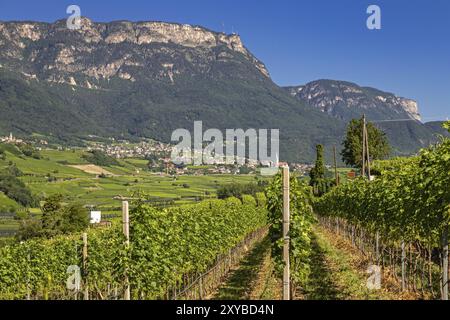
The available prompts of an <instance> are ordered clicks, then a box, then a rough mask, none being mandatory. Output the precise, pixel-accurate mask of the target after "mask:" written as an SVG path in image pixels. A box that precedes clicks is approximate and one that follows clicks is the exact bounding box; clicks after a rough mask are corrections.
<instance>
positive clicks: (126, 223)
mask: <svg viewBox="0 0 450 320" xmlns="http://www.w3.org/2000/svg"><path fill="white" fill-rule="evenodd" d="M122 223H123V234H124V236H125V246H126V247H127V248H128V247H129V246H130V214H129V206H128V201H123V202H122ZM123 299H124V300H130V299H131V294H130V281H129V279H128V272H127V270H126V269H125V290H124V295H123Z"/></svg>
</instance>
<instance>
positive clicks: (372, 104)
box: [286, 80, 421, 121]
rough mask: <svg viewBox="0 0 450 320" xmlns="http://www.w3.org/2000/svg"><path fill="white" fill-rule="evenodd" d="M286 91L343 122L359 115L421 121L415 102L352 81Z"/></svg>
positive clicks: (329, 81)
mask: <svg viewBox="0 0 450 320" xmlns="http://www.w3.org/2000/svg"><path fill="white" fill-rule="evenodd" d="M286 90H288V91H289V93H290V94H291V95H292V96H294V97H296V98H297V99H299V100H300V101H303V102H305V103H307V104H308V105H310V106H312V107H314V108H317V109H319V110H320V111H323V112H325V113H328V114H330V115H332V116H334V117H337V118H340V119H343V120H350V119H352V118H355V117H360V116H361V114H362V113H365V114H366V116H367V117H368V119H370V120H373V121H378V120H393V119H414V120H420V119H421V118H420V114H419V108H418V105H417V102H416V101H414V100H411V99H406V98H401V97H397V96H396V95H394V94H392V93H388V92H383V91H380V90H378V89H374V88H369V87H360V86H358V85H357V84H355V83H351V82H346V81H336V80H317V81H313V82H310V83H308V84H306V85H303V86H297V87H287V88H286Z"/></svg>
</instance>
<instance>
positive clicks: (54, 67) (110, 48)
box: [0, 18, 270, 89]
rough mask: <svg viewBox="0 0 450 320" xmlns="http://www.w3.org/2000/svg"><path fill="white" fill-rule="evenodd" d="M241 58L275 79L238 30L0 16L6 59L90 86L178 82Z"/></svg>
mask: <svg viewBox="0 0 450 320" xmlns="http://www.w3.org/2000/svg"><path fill="white" fill-rule="evenodd" d="M240 59H245V60H247V62H249V63H250V64H251V65H252V66H253V67H254V68H255V70H256V71H257V72H259V73H260V74H261V75H263V76H264V77H266V78H268V79H270V76H269V73H268V71H267V69H266V67H265V66H264V64H263V63H262V62H260V61H259V60H258V59H256V58H255V57H254V56H253V55H252V54H251V53H250V52H249V51H248V50H247V49H246V48H245V46H244V44H243V43H242V40H241V38H240V37H239V35H237V34H231V35H227V34H224V33H218V32H213V31H210V30H207V29H206V28H202V27H199V26H191V25H182V24H176V23H166V22H129V21H117V22H111V23H95V22H93V21H91V20H89V19H87V18H82V19H81V27H80V28H79V29H78V30H69V29H68V28H67V25H66V21H65V20H61V21H57V22H55V23H52V24H49V23H39V22H0V62H1V63H2V65H6V66H9V67H10V68H11V69H14V70H19V71H21V72H23V74H27V75H30V78H33V79H38V80H44V81H48V82H58V83H67V84H70V85H78V86H83V87H86V88H89V89H98V88H99V87H101V84H99V83H96V82H97V81H99V80H110V79H112V78H114V77H118V78H120V79H122V80H128V81H130V82H134V81H136V80H139V78H142V77H145V78H149V77H153V78H154V79H158V80H165V81H168V82H170V83H175V82H176V81H177V78H178V77H180V76H183V75H192V74H205V75H206V74H208V73H209V72H210V71H211V70H215V68H214V67H215V66H214V65H215V64H216V63H217V62H221V63H224V62H225V63H235V64H236V63H241V61H240ZM169 65H170V67H168V66H169ZM238 76H239V75H238Z"/></svg>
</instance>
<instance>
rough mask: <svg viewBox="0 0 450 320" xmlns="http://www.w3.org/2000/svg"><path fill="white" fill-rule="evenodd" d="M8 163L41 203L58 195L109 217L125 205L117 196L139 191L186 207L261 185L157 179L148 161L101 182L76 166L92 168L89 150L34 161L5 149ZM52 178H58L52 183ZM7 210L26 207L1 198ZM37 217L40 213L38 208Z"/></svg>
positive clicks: (246, 178)
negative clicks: (229, 187)
mask: <svg viewBox="0 0 450 320" xmlns="http://www.w3.org/2000/svg"><path fill="white" fill-rule="evenodd" d="M5 153H6V160H4V161H2V162H0V166H3V167H5V166H7V164H8V162H9V161H12V162H13V163H15V165H16V166H17V167H18V168H19V169H20V170H21V171H22V172H23V174H24V175H23V176H21V177H20V179H21V180H22V181H23V182H25V184H26V185H27V186H28V187H29V188H30V189H31V191H32V193H33V194H34V195H36V196H39V197H40V198H41V199H44V198H45V197H48V196H50V195H52V194H57V193H59V194H62V195H64V196H66V198H67V200H68V201H74V202H79V203H81V204H82V205H90V206H93V207H95V208H97V209H99V210H104V211H106V212H111V211H112V212H115V211H118V210H119V207H120V205H121V200H120V199H115V198H117V197H119V198H120V197H124V198H130V197H133V195H134V194H135V193H137V192H144V193H146V194H148V195H149V196H150V197H151V198H155V199H161V200H171V201H174V202H175V204H184V203H188V202H192V201H196V200H199V199H200V198H201V197H204V196H205V195H206V196H208V197H211V196H214V195H215V193H216V190H217V189H218V188H219V187H220V186H221V185H224V184H229V183H233V182H236V183H249V182H252V181H255V176H250V175H210V176H178V177H172V176H167V175H164V174H155V173H152V172H150V171H148V170H147V166H146V165H147V161H146V160H143V159H125V160H119V163H120V166H113V167H104V168H103V169H105V170H107V171H108V172H111V173H112V174H113V176H108V177H105V178H100V177H98V175H95V174H90V173H86V172H84V171H82V170H79V169H77V168H73V167H70V166H71V165H87V164H88V163H87V162H86V160H85V159H84V158H83V157H82V156H83V153H84V151H83V150H67V151H60V150H43V151H41V152H40V154H41V156H42V158H41V159H34V158H31V157H25V156H23V155H21V154H18V153H16V152H14V150H9V149H8V150H5ZM49 177H51V178H52V179H49ZM2 206H7V207H14V208H16V209H18V208H19V207H20V206H19V205H18V204H17V203H15V202H14V201H12V200H11V199H9V198H7V197H6V196H5V195H3V194H0V208H1V207H2ZM32 211H33V212H34V213H36V212H39V209H38V208H34V209H32Z"/></svg>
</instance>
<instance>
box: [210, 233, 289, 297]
mask: <svg viewBox="0 0 450 320" xmlns="http://www.w3.org/2000/svg"><path fill="white" fill-rule="evenodd" d="M279 288H280V282H279V280H278V279H276V278H275V277H274V276H273V264H272V260H271V258H270V241H269V239H268V238H267V237H266V238H264V239H263V240H261V241H260V242H258V243H256V244H255V246H254V247H253V248H252V249H251V250H250V251H249V253H248V254H247V255H246V256H245V257H244V258H243V260H242V261H241V263H240V264H239V266H238V267H237V268H236V269H234V270H232V271H231V272H230V274H229V276H228V278H227V279H226V280H225V282H224V283H223V284H222V285H221V286H220V287H219V288H218V290H217V292H216V293H215V294H214V295H213V297H212V299H215V300H260V299H264V300H277V299H279V298H280V297H281V292H280V290H279Z"/></svg>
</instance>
